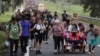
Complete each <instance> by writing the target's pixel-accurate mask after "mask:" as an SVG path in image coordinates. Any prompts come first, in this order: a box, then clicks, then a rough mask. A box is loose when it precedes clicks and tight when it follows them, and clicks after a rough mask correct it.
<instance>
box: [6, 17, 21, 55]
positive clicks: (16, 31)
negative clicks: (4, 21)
mask: <svg viewBox="0 0 100 56" xmlns="http://www.w3.org/2000/svg"><path fill="white" fill-rule="evenodd" d="M6 33H7V34H6V37H7V39H9V41H10V56H13V55H14V54H15V55H17V52H18V42H19V37H20V36H21V33H22V27H21V25H20V24H19V23H18V22H17V19H16V17H14V16H12V18H11V21H10V23H9V25H8V28H7V32H6ZM14 47H15V50H14V51H13V48H14ZM15 55H14V56H15Z"/></svg>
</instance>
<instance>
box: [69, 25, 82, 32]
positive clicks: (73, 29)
mask: <svg viewBox="0 0 100 56" xmlns="http://www.w3.org/2000/svg"><path fill="white" fill-rule="evenodd" d="M78 30H80V29H79V27H77V28H76V27H75V26H72V25H69V26H68V31H72V32H76V31H78Z"/></svg>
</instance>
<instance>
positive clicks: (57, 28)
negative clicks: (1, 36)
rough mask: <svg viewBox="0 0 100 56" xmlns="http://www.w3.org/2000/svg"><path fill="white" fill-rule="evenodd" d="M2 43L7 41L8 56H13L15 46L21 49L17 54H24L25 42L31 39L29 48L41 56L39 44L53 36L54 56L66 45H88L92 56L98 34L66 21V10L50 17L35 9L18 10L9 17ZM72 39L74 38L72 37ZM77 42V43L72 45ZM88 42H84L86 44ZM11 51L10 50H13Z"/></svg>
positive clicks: (96, 31)
mask: <svg viewBox="0 0 100 56" xmlns="http://www.w3.org/2000/svg"><path fill="white" fill-rule="evenodd" d="M6 33H7V34H6V40H9V42H10V56H13V55H14V54H15V55H17V52H18V45H19V43H20V46H21V55H24V54H25V53H26V52H27V49H26V47H27V46H28V40H29V39H31V46H30V48H33V49H34V50H35V52H36V54H42V52H41V44H42V42H43V43H46V44H48V40H49V38H50V37H49V36H50V35H53V41H54V54H57V53H60V52H61V50H62V51H64V53H65V52H66V51H68V49H67V48H65V47H66V46H67V45H72V44H73V42H75V44H77V42H79V43H80V44H82V43H83V42H84V44H85V43H86V44H89V52H88V53H89V54H92V53H94V48H95V47H96V45H97V44H98V38H99V31H98V29H97V28H95V27H94V25H93V24H90V25H89V29H86V26H85V25H84V24H82V23H81V22H79V23H78V22H76V21H75V20H74V19H69V18H68V14H67V13H66V10H64V13H62V15H61V17H60V16H59V15H58V13H57V11H55V12H54V15H53V14H51V12H50V11H48V10H45V11H44V12H40V11H37V10H32V9H31V10H30V9H25V10H23V11H22V12H20V10H18V11H17V12H16V13H15V14H14V15H13V16H12V18H11V21H10V22H9V24H8V27H7V29H6ZM73 37H74V38H73ZM76 40H77V42H76ZM87 40H88V41H87ZM13 49H14V50H13Z"/></svg>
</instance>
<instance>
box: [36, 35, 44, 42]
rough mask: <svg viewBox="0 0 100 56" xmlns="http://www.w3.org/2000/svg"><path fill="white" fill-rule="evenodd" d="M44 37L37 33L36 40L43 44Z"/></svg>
mask: <svg viewBox="0 0 100 56" xmlns="http://www.w3.org/2000/svg"><path fill="white" fill-rule="evenodd" d="M42 38H43V37H41V35H40V34H39V35H36V42H39V44H41V43H42Z"/></svg>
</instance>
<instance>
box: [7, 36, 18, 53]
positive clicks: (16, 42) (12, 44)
mask: <svg viewBox="0 0 100 56" xmlns="http://www.w3.org/2000/svg"><path fill="white" fill-rule="evenodd" d="M9 41H10V54H13V48H14V45H15V50H14V53H17V51H18V39H11V38H10V39H9Z"/></svg>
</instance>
